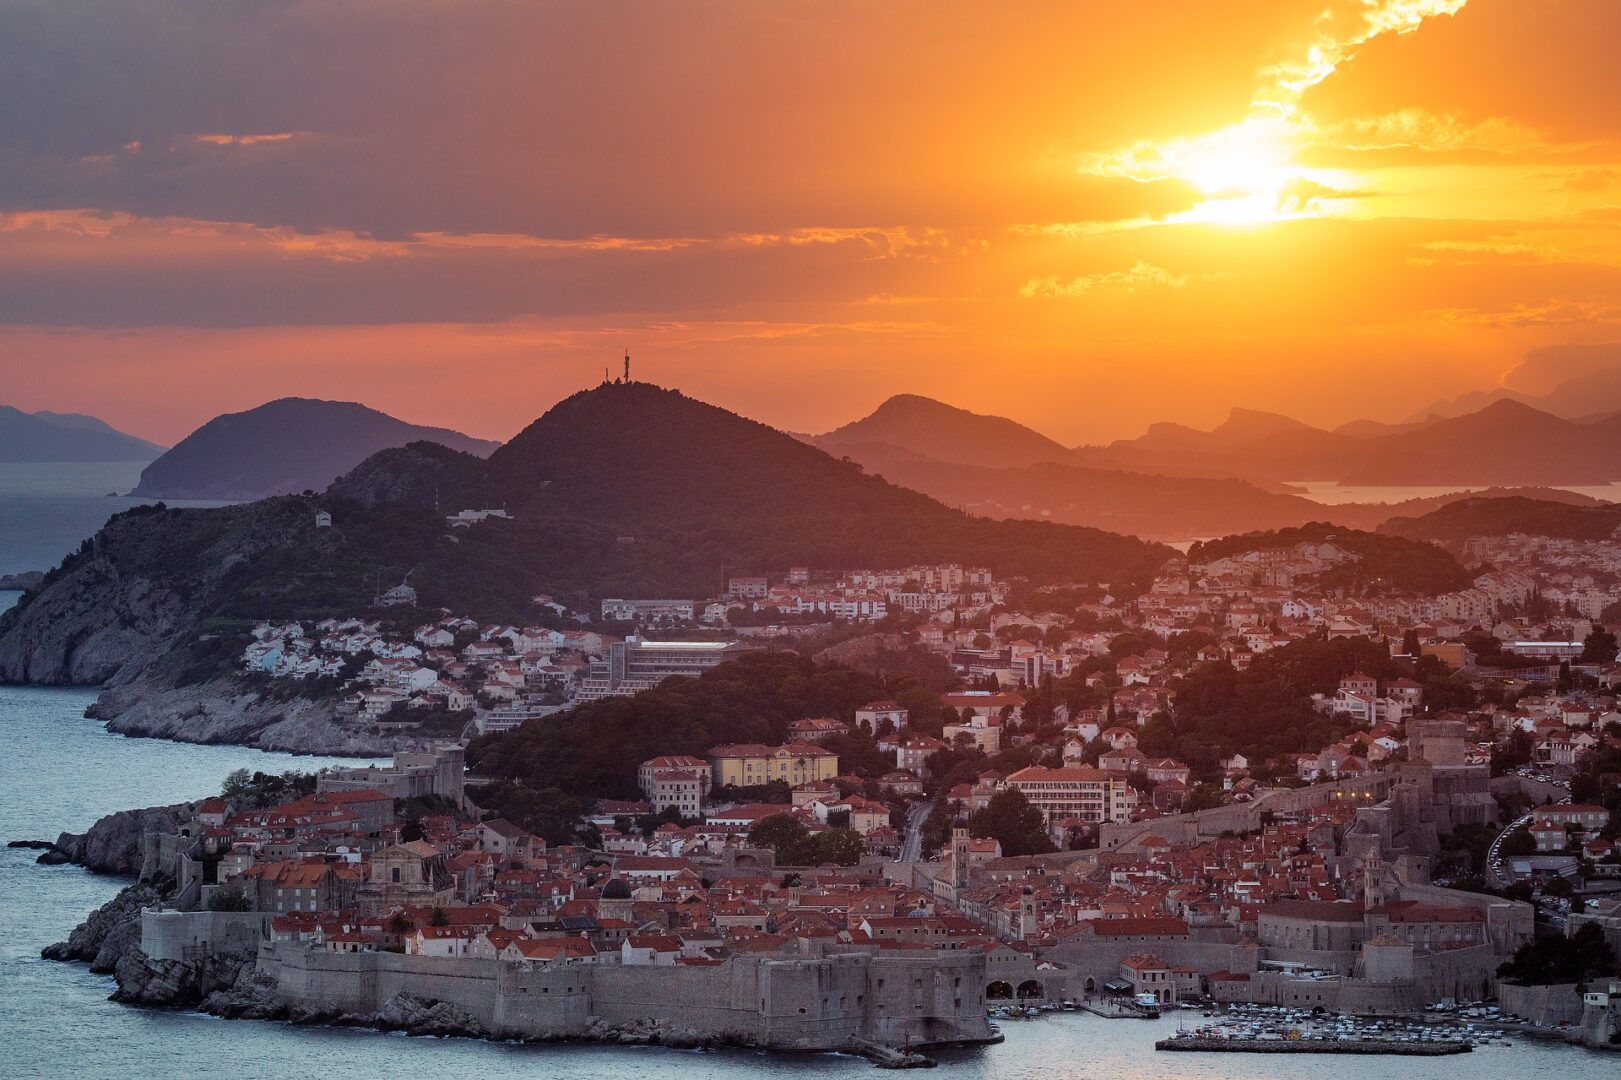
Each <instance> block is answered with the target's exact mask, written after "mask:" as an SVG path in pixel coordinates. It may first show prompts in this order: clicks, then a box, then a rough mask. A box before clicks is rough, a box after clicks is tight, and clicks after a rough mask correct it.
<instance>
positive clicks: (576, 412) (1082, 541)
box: [0, 384, 1175, 682]
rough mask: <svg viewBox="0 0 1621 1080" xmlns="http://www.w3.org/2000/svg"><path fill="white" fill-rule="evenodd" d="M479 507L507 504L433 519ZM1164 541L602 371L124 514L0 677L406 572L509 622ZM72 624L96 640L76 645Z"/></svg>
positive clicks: (441, 594)
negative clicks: (292, 472) (94, 644)
mask: <svg viewBox="0 0 1621 1080" xmlns="http://www.w3.org/2000/svg"><path fill="white" fill-rule="evenodd" d="M486 507H505V508H506V509H508V510H509V511H510V512H511V514H512V518H511V519H510V520H500V519H496V520H490V521H486V522H483V523H480V524H478V525H475V526H473V527H472V528H467V529H459V528H456V529H453V528H450V527H448V526H447V524H446V521H445V517H446V515H447V514H453V513H455V512H457V511H459V510H462V509H477V508H486ZM318 511H325V512H327V513H330V514H331V517H332V524H331V526H330V527H318V526H317V524H316V518H317V512H318ZM1174 554H1175V552H1174V551H1172V549H1170V548H1168V547H1164V546H1162V545H1158V544H1149V543H1145V542H1143V541H1141V540H1137V539H1135V538H1132V537H1127V536H1120V535H1117V534H1114V533H1108V532H1103V531H1101V530H1098V529H1089V528H1082V527H1078V526H1070V525H1054V524H1050V523H1046V522H1037V521H993V520H990V519H986V518H976V517H970V516H969V515H967V514H964V513H961V512H959V511H956V510H952V509H950V508H948V507H945V506H942V505H941V504H940V503H937V502H935V501H934V500H932V499H930V498H928V497H927V496H925V495H920V494H918V493H916V492H913V491H907V490H905V489H904V488H898V487H896V486H894V485H892V484H889V483H887V482H886V481H884V480H881V479H879V478H877V477H873V476H867V475H865V474H863V473H862V472H861V470H860V469H859V468H858V467H856V466H853V465H850V464H848V463H845V462H841V461H839V460H837V459H835V458H832V457H830V456H828V455H827V454H825V453H823V452H822V451H820V450H817V449H816V448H814V447H811V446H806V445H805V444H803V443H801V442H799V441H798V440H796V439H794V438H793V437H791V436H789V435H786V434H783V433H782V432H779V431H775V430H773V429H771V428H768V427H766V426H764V425H763V424H758V423H755V422H753V421H751V420H746V419H744V418H742V417H739V416H736V415H734V414H732V413H729V412H726V411H724V410H722V409H717V408H715V407H713V406H710V405H705V404H703V403H701V402H697V401H693V400H692V399H690V398H686V397H683V396H682V395H680V394H677V393H675V392H673V391H668V390H661V389H659V388H657V387H654V386H649V385H644V384H627V385H617V384H610V385H603V386H600V387H597V388H596V389H593V390H589V391H586V392H583V393H580V394H577V395H575V396H574V397H571V398H569V399H568V400H566V401H564V402H562V403H561V404H559V405H558V406H557V407H556V408H554V409H552V410H551V411H550V412H548V413H547V414H546V415H545V416H544V417H542V418H541V419H540V420H538V421H536V422H535V423H534V424H532V425H531V426H530V427H529V428H528V429H526V430H525V431H524V432H523V433H522V434H520V435H519V436H518V437H517V438H515V439H514V440H513V441H512V442H511V443H509V444H508V445H506V446H505V447H502V448H501V449H500V450H499V451H498V452H497V453H496V454H494V455H492V456H491V458H490V459H489V460H488V461H482V460H480V459H478V458H477V457H475V456H473V455H470V454H463V453H459V452H456V451H453V450H449V449H447V448H445V447H442V446H436V445H432V444H429V443H414V444H411V445H409V446H405V447H400V448H391V449H388V450H385V451H382V452H380V453H379V454H376V455H374V456H373V457H372V458H370V459H368V460H367V461H365V462H363V463H362V464H361V465H359V466H358V467H356V468H355V469H354V470H353V471H352V472H351V473H349V474H348V475H346V476H345V477H342V478H340V479H339V480H338V481H337V482H335V483H334V484H333V485H332V487H331V488H330V489H329V490H328V492H327V493H326V494H325V495H322V496H313V495H311V496H285V497H281V498H276V499H267V500H261V501H259V502H253V503H244V504H241V505H238V506H232V507H223V508H220V509H215V510H172V509H163V508H161V507H153V508H149V509H146V510H143V511H142V512H141V513H139V514H135V513H131V514H126V515H123V516H122V517H121V518H119V519H118V520H116V521H115V522H113V523H112V524H111V526H110V527H109V528H108V529H106V530H104V531H103V532H102V533H101V534H98V536H97V537H96V538H94V539H93V540H90V541H87V542H86V544H85V545H84V547H83V548H82V550H81V551H80V552H78V553H77V554H76V555H75V556H73V557H72V558H70V559H69V560H68V561H67V562H66V563H65V564H64V565H63V566H62V567H60V568H59V569H58V570H56V571H54V572H52V573H51V574H50V575H49V576H47V578H46V580H45V582H44V583H43V584H42V585H41V586H40V587H39V588H37V589H35V590H33V591H32V592H31V593H29V594H27V595H26V596H25V597H24V599H23V601H22V602H21V603H20V604H19V605H18V606H17V608H16V609H15V610H13V611H11V612H7V613H6V615H5V616H3V617H0V679H6V678H11V679H18V680H28V679H31V678H38V679H42V680H46V681H96V682H100V681H105V680H106V679H108V678H112V677H114V676H118V677H121V678H126V679H127V678H129V677H132V675H133V674H134V672H133V671H132V670H130V666H131V665H135V666H137V667H139V666H145V664H148V663H150V661H151V660H152V658H153V656H154V655H155V654H156V653H161V652H162V651H164V649H166V648H167V647H170V646H172V645H173V644H174V643H178V642H181V641H185V640H188V638H187V634H188V632H189V631H190V630H192V629H193V628H194V627H195V626H196V625H197V623H198V622H199V621H201V620H208V619H211V618H213V619H227V620H233V621H240V620H252V619H267V618H268V619H275V618H316V619H319V618H322V617H325V616H326V615H356V614H362V613H366V612H368V611H371V610H372V605H373V601H374V599H375V597H376V596H377V593H378V591H379V589H380V588H382V589H386V588H388V587H390V586H391V585H395V584H399V583H401V582H402V581H406V580H407V579H408V580H409V583H410V584H411V586H412V587H413V588H415V590H416V592H417V595H418V598H419V600H420V603H421V604H422V606H423V607H426V608H439V607H445V608H449V609H451V610H454V611H457V612H460V613H463V614H467V615H471V616H473V617H475V618H480V619H486V620H496V619H498V620H501V621H510V622H518V621H525V622H526V621H530V620H533V619H535V618H537V617H538V612H537V610H536V607H535V605H534V602H533V598H534V597H535V596H536V595H537V594H541V593H546V594H550V595H552V596H554V597H557V598H558V599H560V600H563V601H564V602H565V603H566V604H568V605H569V606H570V607H572V608H574V609H575V610H581V611H591V610H593V607H594V604H595V602H596V601H599V600H600V599H602V598H603V597H607V596H640V597H652V596H677V597H681V596H685V597H694V598H696V597H703V596H709V595H713V594H714V593H716V592H718V591H719V590H720V589H721V588H722V587H723V578H724V575H725V574H726V573H727V572H729V571H730V572H739V571H743V570H752V571H754V572H769V571H781V570H785V569H786V568H787V567H789V566H811V567H815V568H821V569H828V570H840V569H848V568H858V567H871V568H879V567H887V566H907V565H912V564H916V563H922V562H943V561H951V562H961V563H965V564H970V565H983V566H989V567H991V568H992V569H993V570H994V571H995V572H996V573H998V574H999V575H1003V576H1024V577H1027V578H1029V579H1030V580H1031V581H1033V582H1035V583H1038V584H1040V583H1053V582H1068V581H1081V582H1103V583H1109V584H1110V585H1113V586H1115V587H1117V588H1118V587H1126V588H1128V589H1129V588H1130V587H1131V586H1133V585H1141V584H1145V583H1146V582H1147V581H1148V579H1149V578H1150V577H1151V576H1152V574H1153V572H1154V570H1155V568H1156V567H1158V566H1159V565H1161V564H1162V563H1163V562H1164V561H1165V560H1166V559H1168V558H1170V557H1171V556H1173V555H1174ZM90 638H94V639H95V640H96V641H98V642H105V643H106V646H105V647H104V648H98V649H97V650H95V657H94V661H93V662H92V661H91V659H90V650H87V649H85V648H82V647H81V646H82V645H83V642H84V641H85V640H87V639H90ZM115 643H116V644H115ZM36 673H37V674H36Z"/></svg>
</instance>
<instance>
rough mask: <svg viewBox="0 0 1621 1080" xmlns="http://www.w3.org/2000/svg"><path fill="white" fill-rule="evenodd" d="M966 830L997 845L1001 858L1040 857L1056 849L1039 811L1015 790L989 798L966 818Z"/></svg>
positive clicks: (1009, 789)
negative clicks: (987, 838) (1011, 856)
mask: <svg viewBox="0 0 1621 1080" xmlns="http://www.w3.org/2000/svg"><path fill="white" fill-rule="evenodd" d="M968 831H969V832H970V833H972V834H973V835H974V836H978V837H990V838H992V839H994V840H997V841H998V842H1000V843H1001V845H1002V854H1003V855H1042V854H1045V853H1047V852H1049V851H1055V850H1057V849H1056V848H1055V847H1054V846H1053V842H1052V839H1051V837H1049V836H1048V835H1047V825H1046V822H1045V820H1044V819H1043V818H1042V816H1041V811H1040V810H1037V809H1036V808H1035V807H1034V806H1031V805H1030V800H1028V799H1026V798H1025V797H1024V793H1023V792H1021V791H1019V790H1017V789H1015V788H1007V789H1004V790H1002V791H998V792H997V793H996V794H995V795H993V796H991V801H990V802H989V803H988V804H986V806H985V809H983V810H980V811H977V812H976V813H975V814H974V815H973V816H972V817H970V818H969V819H968Z"/></svg>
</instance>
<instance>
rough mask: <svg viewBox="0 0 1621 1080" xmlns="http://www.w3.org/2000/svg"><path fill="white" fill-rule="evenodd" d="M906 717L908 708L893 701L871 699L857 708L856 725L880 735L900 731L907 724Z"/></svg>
mask: <svg viewBox="0 0 1621 1080" xmlns="http://www.w3.org/2000/svg"><path fill="white" fill-rule="evenodd" d="M906 718H907V712H906V710H905V709H903V708H901V707H900V706H899V705H897V704H895V703H894V702H893V701H869V702H867V704H865V705H863V706H861V708H859V709H857V710H856V713H855V726H856V727H858V728H861V729H862V730H864V731H866V732H867V733H868V734H870V735H879V734H882V733H883V732H885V731H899V730H900V729H901V728H903V727H905V726H906ZM886 725H887V726H886Z"/></svg>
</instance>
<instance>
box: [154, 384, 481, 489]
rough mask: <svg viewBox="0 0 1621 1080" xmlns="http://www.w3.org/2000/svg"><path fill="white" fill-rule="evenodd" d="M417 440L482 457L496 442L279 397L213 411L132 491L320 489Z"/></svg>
mask: <svg viewBox="0 0 1621 1080" xmlns="http://www.w3.org/2000/svg"><path fill="white" fill-rule="evenodd" d="M420 441H427V442H435V443H440V444H441V445H444V446H448V447H450V448H451V449H453V450H461V451H464V452H466V453H469V454H475V455H478V456H481V457H482V456H484V455H487V454H489V453H490V451H492V450H494V449H495V447H496V446H497V444H496V443H493V442H489V441H487V440H484V439H475V438H472V437H471V436H468V435H463V434H462V433H461V432H459V431H451V430H450V429H448V428H437V427H424V426H421V425H418V424H408V423H406V422H405V421H403V420H396V419H395V418H394V417H392V416H389V415H387V414H386V413H381V412H378V411H377V410H376V409H369V408H367V407H366V406H364V405H360V404H356V403H355V402H352V401H321V400H317V399H312V398H293V397H290V398H281V399H279V400H277V401H271V402H267V403H266V404H264V405H260V406H259V407H258V408H255V409H249V410H247V411H246V412H239V413H226V414H224V415H222V416H216V417H215V418H214V419H212V420H210V421H209V422H208V423H206V424H204V425H203V426H202V427H200V428H198V429H197V430H196V431H194V432H192V433H191V434H190V435H188V436H186V437H185V438H184V439H182V440H180V442H178V443H176V444H175V445H174V447H173V448H172V449H170V450H169V451H168V452H167V453H165V454H164V455H163V456H162V457H159V458H158V459H157V460H156V461H153V462H152V464H151V465H148V466H147V467H146V469H144V470H143V471H142V472H141V479H140V482H139V483H138V484H137V485H136V487H135V490H134V491H133V492H132V493H131V494H134V495H137V496H141V497H145V498H155V499H223V500H236V499H257V498H261V497H263V496H266V495H285V494H289V493H292V492H298V491H307V490H312V491H320V490H322V489H324V488H325V487H326V486H327V485H328V484H330V483H331V482H332V481H333V480H335V479H337V478H338V477H339V476H341V475H342V474H344V473H346V472H348V471H349V470H350V469H353V468H354V467H355V466H356V465H358V464H360V463H361V462H362V461H364V460H365V459H366V458H368V457H370V456H371V455H372V454H375V453H376V452H377V451H379V450H384V449H387V448H389V447H394V446H404V445H405V444H407V443H411V442H420Z"/></svg>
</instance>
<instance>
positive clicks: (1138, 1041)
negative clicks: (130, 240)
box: [0, 465, 1616, 1080]
mask: <svg viewBox="0 0 1621 1080" xmlns="http://www.w3.org/2000/svg"><path fill="white" fill-rule="evenodd" d="M138 473H139V466H83V465H79V466H71V467H61V466H0V573H10V572H15V571H21V570H31V569H48V568H49V567H50V566H53V565H55V563H56V562H58V561H60V560H61V558H62V557H63V556H64V555H66V554H67V553H69V552H70V551H72V550H73V549H74V548H76V547H77V546H78V543H79V541H80V540H81V539H82V538H83V537H85V536H88V535H90V533H91V532H93V531H94V530H95V529H96V528H97V527H99V526H100V525H101V523H102V522H103V521H105V520H106V517H107V516H108V515H109V514H111V513H113V512H115V511H117V510H122V509H125V508H127V507H129V506H132V505H136V503H137V502H138V500H132V499H123V498H108V497H107V496H106V492H108V491H128V490H129V489H130V488H131V487H132V486H133V485H134V483H135V477H136V475H137V474H138ZM17 595H18V594H17V593H14V592H0V610H4V609H5V608H7V607H9V606H11V605H12V604H13V603H15V602H16V598H17ZM94 699H95V691H94V690H93V689H85V688H55V687H33V686H3V685H0V841H4V840H15V839H25V840H33V839H47V840H48V839H54V838H55V837H56V835H57V834H58V833H60V832H63V831H69V832H82V831H84V830H85V829H86V828H88V827H89V826H90V825H91V824H92V823H93V822H94V821H95V820H96V819H97V818H99V817H101V816H103V815H105V814H109V813H112V812H114V811H116V810H124V809H130V808H133V807H140V806H156V805H162V804H166V803H173V802H179V801H182V800H188V799H198V798H202V797H205V796H208V795H211V794H214V793H215V792H217V791H218V790H219V788H220V784H221V782H222V781H223V780H224V778H225V776H226V774H228V773H229V772H231V771H232V770H233V769H237V768H248V769H257V770H262V771H267V772H269V771H278V772H279V771H282V770H285V769H306V770H307V769H318V768H322V767H325V766H327V765H331V764H336V763H337V759H330V758H316V757H295V756H293V755H289V754H277V753H268V752H264V751H259V750H252V749H248V748H246V747H230V746H194V745H191V744H187V743H175V742H168V741H165V740H158V739H132V738H127V737H124V736H120V735H114V734H112V733H110V732H108V731H107V730H106V729H105V727H103V726H102V725H101V724H100V723H98V722H96V721H94V720H90V719H87V718H86V717H85V716H84V711H85V709H86V707H87V706H89V705H90V703H91V702H92V701H94ZM347 763H349V764H353V763H354V761H353V759H348V761H347ZM37 854H38V853H37V852H35V851H32V850H28V849H24V848H0V1078H6V1080H33V1078H36V1077H46V1078H71V1080H194V1078H195V1080H204V1078H207V1080H215V1078H218V1077H220V1076H233V1077H247V1078H257V1077H274V1078H276V1080H305V1078H308V1080H316V1078H320V1080H374V1078H391V1077H402V1078H406V1077H408V1078H411V1080H422V1078H424V1077H440V1076H466V1077H477V1078H479V1080H507V1078H512V1080H517V1078H534V1077H541V1078H547V1080H550V1078H554V1077H555V1078H557V1080H624V1078H625V1077H635V1078H636V1080H800V1078H804V1080H811V1078H815V1080H842V1078H845V1077H850V1078H854V1077H867V1076H870V1075H871V1074H872V1071H873V1066H872V1065H870V1064H869V1063H868V1062H866V1061H865V1060H863V1059H860V1058H856V1057H849V1056H844V1055H836V1054H814V1055H782V1054H763V1053H754V1052H748V1051H740V1050H731V1051H708V1052H692V1051H676V1050H666V1049H663V1048H660V1047H621V1046H595V1045H572V1044H570V1045H544V1046H525V1045H519V1044H508V1043H492V1042H485V1041H480V1040H474V1039H434V1038H411V1037H407V1036H404V1035H384V1034H380V1033H377V1032H370V1031H361V1030H355V1029H348V1028H330V1027H296V1026H293V1025H290V1024H284V1023H269V1022H261V1021H248V1020H219V1019H216V1018H213V1017H207V1016H203V1015H201V1014H199V1013H195V1012H190V1011H186V1010H178V1009H157V1008H146V1007H136V1006H127V1005H119V1004H115V1003H113V1002H111V1001H108V1000H107V997H108V995H109V994H110V993H111V992H112V990H113V981H112V979H111V978H110V977H108V976H101V975H92V974H90V972H89V970H88V968H87V967H86V966H85V965H83V964H63V963H55V962H51V961H46V960H42V959H40V956H39V950H40V949H41V948H43V947H44V946H46V945H48V944H51V943H52V942H55V941H60V940H63V939H65V938H66V937H67V935H68V934H69V932H71V931H72V929H73V927H74V926H75V925H76V924H77V923H79V922H80V921H81V920H82V919H83V918H84V916H85V915H86V914H88V913H89V912H90V911H92V910H94V909H95V908H96V907H98V906H100V905H101V904H103V903H105V902H106V901H107V900H109V899H111V898H112V897H113V896H114V895H115V894H116V893H117V892H118V890H119V889H120V888H122V887H123V886H124V885H125V884H127V882H126V881H124V880H122V879H119V878H114V877H106V876H101V875H96V874H91V873H89V872H87V871H85V870H83V869H80V868H78V867H71V866H40V865H39V864H38V863H36V862H35V858H36V856H37ZM1188 1015H1189V1016H1196V1015H1197V1014H1196V1013H1194V1014H1188ZM1176 1025H1177V1019H1176V1017H1175V1016H1174V1015H1172V1016H1167V1017H1165V1018H1163V1019H1161V1020H1158V1021H1145V1020H1104V1019H1101V1018H1098V1017H1093V1016H1090V1015H1087V1014H1083V1013H1054V1014H1046V1015H1044V1016H1043V1017H1042V1018H1040V1019H1035V1020H1025V1021H1018V1022H1009V1023H1006V1024H1005V1025H1004V1028H1005V1032H1006V1035H1007V1039H1006V1041H1005V1042H1004V1043H1002V1044H1001V1045H997V1046H988V1047H979V1048H974V1049H964V1050H947V1051H941V1052H938V1053H937V1054H936V1056H937V1058H938V1060H939V1062H940V1065H941V1068H940V1070H939V1072H940V1073H941V1074H943V1075H945V1076H948V1077H952V1078H957V1080H980V1078H986V1080H1092V1078H1096V1080H1147V1078H1158V1077H1189V1078H1211V1080H1239V1078H1243V1080H1342V1078H1343V1077H1344V1076H1345V1075H1346V1073H1347V1071H1348V1070H1354V1071H1356V1072H1357V1073H1359V1074H1362V1075H1369V1076H1378V1077H1389V1078H1393V1080H1435V1078H1458V1080H1535V1078H1540V1077H1546V1078H1555V1077H1557V1078H1560V1080H1583V1078H1586V1077H1593V1078H1595V1080H1597V1078H1598V1077H1601V1076H1615V1075H1616V1061H1615V1059H1614V1058H1604V1057H1601V1056H1600V1055H1598V1054H1597V1053H1596V1052H1593V1051H1588V1050H1583V1049H1580V1048H1577V1047H1571V1046H1567V1045H1564V1044H1562V1043H1551V1042H1535V1041H1529V1040H1516V1042H1515V1044H1514V1045H1513V1046H1511V1047H1502V1046H1492V1047H1486V1048H1483V1049H1480V1050H1477V1051H1475V1052H1474V1053H1473V1054H1470V1055H1468V1056H1466V1057H1458V1058H1443V1059H1434V1058H1380V1059H1377V1061H1374V1060H1370V1059H1367V1058H1356V1059H1350V1058H1347V1059H1340V1058H1335V1057H1303V1056H1296V1055H1289V1056H1253V1055H1232V1054H1209V1055H1202V1054H1186V1053H1183V1054H1176V1055H1174V1056H1173V1055H1167V1054H1156V1053H1155V1051H1154V1049H1153V1044H1154V1041H1155V1040H1156V1039H1158V1038H1163V1037H1164V1036H1165V1035H1166V1034H1167V1033H1169V1032H1170V1031H1173V1030H1174V1029H1175V1028H1176Z"/></svg>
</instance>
